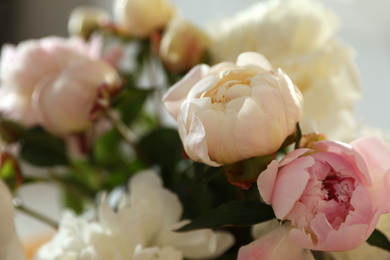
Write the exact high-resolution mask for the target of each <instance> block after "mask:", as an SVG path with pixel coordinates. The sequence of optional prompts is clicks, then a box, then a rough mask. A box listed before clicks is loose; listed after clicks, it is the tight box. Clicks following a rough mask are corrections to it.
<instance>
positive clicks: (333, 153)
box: [238, 138, 390, 260]
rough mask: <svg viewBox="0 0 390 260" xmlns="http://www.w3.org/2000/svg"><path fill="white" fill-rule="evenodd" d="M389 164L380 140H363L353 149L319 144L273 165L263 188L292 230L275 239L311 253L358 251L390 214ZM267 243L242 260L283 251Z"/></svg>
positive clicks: (250, 249)
mask: <svg viewBox="0 0 390 260" xmlns="http://www.w3.org/2000/svg"><path fill="white" fill-rule="evenodd" d="M389 158H390V149H389V148H388V147H386V146H385V145H384V144H382V143H381V142H380V141H379V139H376V138H360V139H358V140H356V141H354V142H352V143H351V144H350V145H348V144H344V143H340V142H336V141H329V140H327V141H321V142H317V143H314V144H313V146H312V149H303V148H302V149H297V150H295V151H293V152H291V153H290V154H288V155H287V156H286V157H285V158H284V159H283V160H281V161H280V162H278V161H273V162H272V163H271V164H270V165H269V166H268V168H267V169H266V170H265V171H264V172H262V173H261V174H260V176H259V178H258V187H259V191H260V194H261V196H262V198H263V199H264V201H265V202H266V203H268V204H271V205H272V208H273V209H274V212H275V215H276V217H277V218H278V219H280V220H282V221H285V223H286V224H284V225H282V226H281V227H279V228H277V229H276V230H274V231H272V232H271V233H273V232H279V233H278V236H280V238H282V237H284V236H287V238H286V239H287V240H286V241H288V243H290V244H291V243H293V244H295V245H296V247H300V248H305V249H313V250H321V251H344V250H350V249H353V248H356V247H358V246H359V245H361V244H362V243H364V242H365V241H366V240H367V239H368V237H369V236H370V235H371V233H372V231H373V230H374V229H375V226H376V224H377V223H378V219H379V217H380V216H381V215H382V214H384V213H387V212H389V210H390V202H389V200H388V199H387V198H389V196H390V174H389V173H390V160H389ZM280 229H283V232H282V231H281V230H280ZM274 234H276V233H274ZM261 241H263V242H261ZM265 242H266V241H264V239H260V240H259V241H257V242H256V241H255V242H253V243H252V244H250V245H248V246H245V247H243V248H241V250H240V254H239V258H238V259H258V258H245V257H244V256H245V255H255V254H256V251H257V250H278V249H277V248H275V247H280V246H283V245H282V244H283V243H281V244H275V247H274V248H271V247H269V248H267V249H265V248H264V247H263V244H264V243H265ZM262 259H271V258H262ZM278 259H279V260H283V259H289V260H290V259H291V258H278ZM297 259H299V258H297Z"/></svg>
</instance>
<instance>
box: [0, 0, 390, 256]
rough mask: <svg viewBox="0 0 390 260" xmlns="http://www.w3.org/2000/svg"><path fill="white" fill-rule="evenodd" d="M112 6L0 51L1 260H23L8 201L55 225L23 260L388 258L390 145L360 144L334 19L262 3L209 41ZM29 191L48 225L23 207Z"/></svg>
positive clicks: (352, 85)
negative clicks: (40, 193) (45, 209)
mask: <svg viewBox="0 0 390 260" xmlns="http://www.w3.org/2000/svg"><path fill="white" fill-rule="evenodd" d="M112 8H113V16H112V17H111V16H110V14H109V13H108V12H107V11H106V10H101V9H98V8H96V7H86V6H83V7H80V8H77V9H76V10H74V11H73V12H72V13H71V15H70V18H69V24H68V29H69V32H70V34H71V35H72V36H70V37H69V38H60V37H55V36H50V37H46V38H42V39H36V40H27V41H25V42H22V43H19V44H18V45H10V44H7V45H4V46H3V48H2V52H1V57H0V58H1V60H0V65H1V66H0V97H1V99H2V102H0V135H1V140H0V141H1V142H0V144H1V148H0V177H1V179H2V180H1V181H0V197H1V198H2V200H1V201H0V207H1V208H2V209H3V211H2V215H1V217H0V220H2V221H1V222H0V230H1V233H0V242H2V243H1V247H0V258H1V259H5V260H23V259H25V257H24V256H23V253H22V245H21V243H20V241H19V239H18V237H17V235H16V231H15V226H14V224H13V214H14V207H13V205H12V197H11V196H10V191H11V193H12V195H13V196H14V197H15V200H14V206H15V207H16V209H20V210H22V211H24V212H25V213H29V214H31V215H32V216H34V217H36V218H38V219H40V220H42V221H45V222H47V223H49V224H50V225H52V226H55V227H56V228H57V232H56V234H55V235H54V237H53V238H52V239H51V240H50V241H47V242H46V243H45V244H43V245H42V246H41V247H40V249H39V250H38V251H37V252H35V255H34V256H32V259H34V260H65V259H74V260H76V259H80V260H87V259H97V260H184V259H238V260H260V259H262V260H273V259H278V260H309V259H311V260H312V259H317V258H318V259H324V258H326V257H330V258H332V259H350V258H351V257H352V258H353V256H354V255H356V254H360V253H359V250H360V249H361V248H364V250H366V255H371V256H372V255H374V256H373V257H376V256H378V257H382V255H383V258H381V259H386V257H387V258H388V257H389V253H388V251H390V246H389V245H390V242H389V240H388V238H387V236H386V235H388V228H383V227H384V226H386V224H387V223H388V222H387V221H386V220H387V218H388V216H389V214H387V213H389V211H390V202H389V201H388V200H387V198H388V197H389V196H390V163H389V162H390V160H389V159H390V148H389V147H388V146H387V145H386V144H384V143H383V142H382V141H381V140H380V138H377V137H357V136H359V133H358V132H357V125H356V123H355V122H354V118H353V116H352V109H353V102H354V101H355V100H356V99H357V97H359V95H360V91H359V88H360V86H359V80H358V75H357V70H356V68H355V65H354V62H353V55H352V51H351V48H350V47H349V46H347V45H346V44H344V43H341V42H340V41H339V40H338V39H337V38H336V37H335V30H336V28H337V26H338V23H339V22H338V19H337V17H336V16H335V14H333V13H332V12H331V11H330V10H327V9H326V8H325V7H323V6H322V5H320V4H319V3H317V2H314V1H312V0H292V1H286V2H285V1H276V0H275V1H272V0H271V1H269V2H266V3H265V2H263V3H260V4H259V5H257V6H255V7H254V8H251V9H250V10H248V11H244V12H242V13H239V14H237V15H236V16H235V17H233V18H227V20H223V21H221V22H216V23H214V24H213V25H212V26H210V27H209V28H207V30H208V31H209V32H210V35H211V36H212V37H210V36H208V34H207V33H206V31H203V30H202V29H200V28H197V27H196V26H194V25H192V24H191V23H190V22H188V21H187V20H186V19H185V18H184V17H183V16H182V15H180V12H179V11H178V10H177V9H176V8H175V7H174V6H173V5H172V4H171V3H170V2H168V1H165V0H115V1H114V3H113V7H112ZM166 112H167V113H166ZM165 114H166V115H167V116H169V114H170V116H171V117H172V118H173V120H171V119H172V118H170V119H168V120H167V118H166V117H165ZM355 137H357V138H355ZM32 168H33V169H34V171H38V172H39V174H36V175H32V174H29V170H31V169H32ZM42 181H45V182H47V183H55V184H56V185H58V187H59V189H60V190H61V192H62V195H63V196H62V197H63V198H64V200H63V207H64V209H65V211H64V213H63V216H62V219H61V220H60V222H59V223H56V221H52V220H50V219H48V218H46V217H45V216H44V214H43V215H42V214H41V213H37V212H34V211H33V210H32V209H29V207H28V206H26V205H24V203H23V201H22V200H21V199H20V198H18V197H19V190H20V189H22V188H23V187H25V186H26V185H34V184H35V183H38V182H42ZM256 184H257V185H256ZM7 186H8V187H7ZM15 202H17V203H15ZM95 204H96V205H95ZM381 231H382V232H384V233H385V234H383V233H382V232H381ZM251 233H252V234H253V236H252V234H251ZM366 242H368V243H366ZM378 248H381V249H378ZM350 250H352V251H350ZM377 250H382V251H379V252H377ZM385 250H386V251H385ZM360 255H363V254H360ZM348 257H350V258H348ZM352 258H351V259H352ZM326 259H327V258H326ZM353 259H355V258H353Z"/></svg>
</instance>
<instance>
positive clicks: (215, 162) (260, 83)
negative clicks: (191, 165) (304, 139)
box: [163, 52, 302, 166]
mask: <svg viewBox="0 0 390 260" xmlns="http://www.w3.org/2000/svg"><path fill="white" fill-rule="evenodd" d="M163 101H164V104H165V107H166V108H167V110H168V111H169V112H170V114H171V115H172V116H173V117H174V118H175V119H176V120H177V122H178V128H179V134H180V138H181V140H182V142H183V146H184V149H185V151H186V153H187V154H188V156H189V157H190V158H191V159H193V160H194V161H200V162H203V163H206V164H208V165H211V166H219V165H226V164H232V163H235V162H239V161H241V160H244V159H248V158H252V157H257V156H264V155H269V154H272V153H274V152H276V151H277V150H278V149H279V147H280V146H281V145H282V143H283V142H284V140H285V139H286V138H287V137H288V136H289V135H291V134H293V133H294V132H295V130H296V123H297V122H298V121H299V120H300V119H301V102H302V96H301V93H300V92H299V90H298V89H296V88H295V86H294V85H293V83H292V82H291V80H290V79H289V78H288V76H287V75H285V74H284V73H283V71H281V70H279V71H278V72H274V71H273V70H272V68H271V65H270V64H269V63H268V61H267V60H266V59H265V58H264V57H263V56H262V55H260V54H258V53H252V52H247V53H243V54H241V55H240V56H239V57H238V59H237V62H236V64H234V63H228V62H224V63H220V64H217V65H215V66H213V67H211V68H210V67H209V66H207V65H199V66H197V67H195V68H193V69H192V70H191V71H190V72H189V73H188V74H187V75H186V76H185V77H184V78H183V79H182V80H181V81H179V82H178V83H176V84H175V85H174V86H173V87H172V88H171V89H170V90H169V91H168V92H167V93H166V94H165V96H164V99H163Z"/></svg>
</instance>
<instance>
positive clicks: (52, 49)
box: [0, 37, 120, 135]
mask: <svg viewBox="0 0 390 260" xmlns="http://www.w3.org/2000/svg"><path fill="white" fill-rule="evenodd" d="M99 52H100V46H99V43H98V42H97V41H92V42H90V43H86V42H84V41H83V40H81V39H80V38H70V39H62V38H58V37H47V38H43V39H40V40H29V41H25V42H22V43H20V44H19V45H17V46H12V45H5V46H4V47H3V48H2V53H1V68H0V79H1V86H0V98H1V99H2V102H1V103H0V112H1V113H3V114H4V115H5V116H7V117H9V118H10V119H12V120H15V121H17V122H19V123H20V124H22V125H24V126H33V125H36V124H41V125H42V126H43V127H44V128H46V129H47V130H48V131H50V132H52V133H54V134H59V135H62V134H67V133H69V132H77V131H83V130H85V129H86V128H88V127H89V126H90V123H91V122H90V113H91V110H92V108H93V107H94V106H95V103H96V102H97V98H98V96H99V93H98V92H99V87H102V86H104V87H105V89H106V90H107V91H109V92H110V91H112V92H114V91H115V90H116V89H117V88H118V87H119V86H120V78H119V75H118V74H117V72H116V70H115V69H114V68H113V67H112V66H111V65H109V64H108V63H107V62H105V61H103V60H102V59H100V58H99Z"/></svg>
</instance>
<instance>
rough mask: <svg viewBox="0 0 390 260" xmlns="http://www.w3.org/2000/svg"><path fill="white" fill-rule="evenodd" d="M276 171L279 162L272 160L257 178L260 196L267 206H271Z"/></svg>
mask: <svg viewBox="0 0 390 260" xmlns="http://www.w3.org/2000/svg"><path fill="white" fill-rule="evenodd" d="M278 169H279V162H278V161H276V160H273V161H272V162H271V163H270V164H268V166H267V169H265V170H264V171H263V172H262V173H260V175H259V178H257V187H258V189H259V192H260V195H261V197H262V198H263V200H264V202H265V203H267V204H271V199H272V193H273V191H274V186H275V181H276V175H277V173H278Z"/></svg>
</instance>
